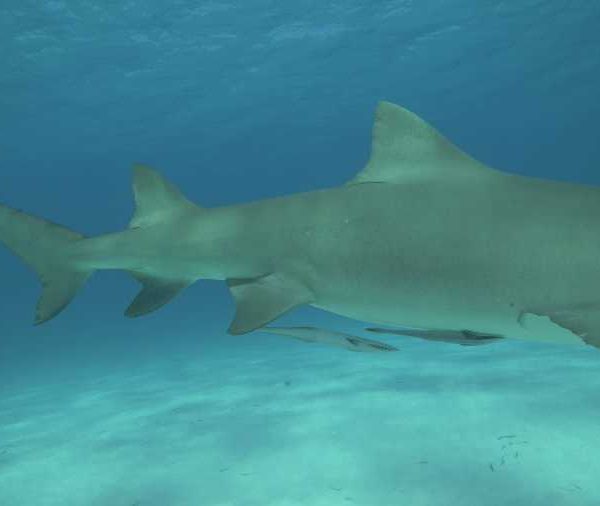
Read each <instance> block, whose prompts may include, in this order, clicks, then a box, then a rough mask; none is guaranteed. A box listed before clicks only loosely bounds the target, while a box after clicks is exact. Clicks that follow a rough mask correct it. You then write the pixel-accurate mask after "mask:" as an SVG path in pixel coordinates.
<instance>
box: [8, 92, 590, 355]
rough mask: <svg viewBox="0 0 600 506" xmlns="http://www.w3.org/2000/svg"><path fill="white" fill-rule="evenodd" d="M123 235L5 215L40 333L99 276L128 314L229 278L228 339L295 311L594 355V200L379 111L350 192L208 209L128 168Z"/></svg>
mask: <svg viewBox="0 0 600 506" xmlns="http://www.w3.org/2000/svg"><path fill="white" fill-rule="evenodd" d="M133 186H134V194H135V199H136V205H137V210H136V213H135V215H134V217H133V219H132V221H131V225H130V228H129V229H127V230H125V231H123V232H119V233H115V234H109V235H105V236H100V237H94V238H85V237H83V236H82V235H80V234H77V233H74V232H71V231H69V230H67V229H65V228H63V227H61V226H58V225H54V224H51V223H49V222H47V221H45V220H42V219H40V218H36V217H33V216H30V215H27V214H24V213H21V212H19V211H15V210H13V209H10V208H8V207H5V206H1V207H0V241H2V242H3V243H4V244H5V245H6V246H7V247H8V248H9V249H11V250H12V251H13V252H14V253H16V254H17V255H18V256H20V257H21V258H22V259H23V261H24V262H26V263H27V264H28V265H29V266H30V267H32V268H33V269H34V270H35V271H36V272H37V273H38V275H39V277H40V279H41V282H42V287H43V290H42V295H41V297H40V300H39V302H38V305H37V311H36V323H42V322H44V321H47V320H49V319H50V318H52V317H54V316H56V315H57V314H58V313H59V312H60V311H61V310H62V309H63V308H64V307H66V305H67V304H68V303H69V302H70V301H71V299H72V298H73V297H74V295H75V293H76V292H77V290H78V289H79V288H80V287H81V286H82V284H83V283H84V282H85V281H86V279H87V278H88V277H89V275H90V274H91V273H92V272H93V271H95V270H98V269H123V270H126V271H129V272H131V273H132V274H133V275H134V276H135V277H136V279H137V280H138V281H140V283H141V284H142V289H141V291H140V293H139V295H138V296H137V297H136V298H135V300H134V301H133V302H132V303H131V305H130V306H129V308H128V309H127V312H126V314H127V315H128V316H139V315H143V314H146V313H149V312H151V311H154V310H156V309H158V308H159V307H161V306H162V305H164V304H166V303H167V302H169V301H170V300H172V299H173V298H174V297H175V296H176V295H177V294H178V293H180V292H181V291H182V290H183V289H184V288H185V287H187V286H188V285H190V284H191V283H194V282H195V281H197V280H199V279H219V280H226V282H227V283H228V285H229V288H230V290H231V293H232V295H233V297H234V298H235V301H236V314H235V317H234V319H233V322H232V323H231V326H230V327H229V332H230V333H233V334H243V333H246V332H250V331H253V330H256V329H259V328H261V327H263V326H265V325H267V324H268V323H270V322H271V321H273V320H275V319H276V318H278V317H279V316H281V315H282V314H284V313H286V312H288V311H290V310H292V309H293V308H295V307H298V306H300V305H303V304H310V305H313V306H316V307H319V308H322V309H325V310H327V311H331V312H333V313H337V314H340V315H344V316H347V317H351V318H355V319H359V320H363V321H367V322H371V323H373V324H375V325H378V326H381V327H411V328H420V329H433V330H436V329H438V330H443V331H451V330H455V331H462V330H464V329H468V330H469V331H470V332H473V333H476V334H489V335H498V336H507V337H515V338H523V339H538V340H548V341H557V342H574V343H583V342H585V343H588V344H591V345H594V346H596V347H600V230H598V229H599V224H598V221H599V220H598V218H599V217H600V189H598V188H594V187H589V186H585V185H578V184H570V183H562V182H555V181H549V180H542V179H535V178H529V177H523V176H518V175H513V174H509V173H505V172H501V171H498V170H495V169H492V168H489V167H487V166H485V165H483V164H482V163H480V162H478V161H476V160H474V159H472V158H471V157H469V156H468V155H466V154H465V153H463V152H462V151H461V150H459V149H458V148H457V147H456V146H454V145H453V144H452V143H450V142H449V141H448V140H447V139H446V138H444V137H443V136H442V135H441V134H440V133H438V132H437V131H436V130H435V129H434V128H433V127H431V126H430V125H428V124H427V123H426V122H424V121H423V120H422V119H420V118H419V117H417V116H416V115H415V114H413V113H411V112H409V111H407V110H406V109H403V108H401V107H398V106H396V105H393V104H390V103H387V102H382V103H380V104H379V106H378V108H377V112H376V118H375V125H374V129H373V141H372V152H371V158H370V160H369V162H368V164H367V166H366V167H365V168H364V169H363V170H362V171H361V172H360V173H358V174H357V175H356V176H355V177H354V179H352V180H351V181H349V182H348V183H347V184H345V185H343V186H341V187H338V188H332V189H325V190H320V191H314V192H309V193H303V194H295V195H290V196H285V197H279V198H273V199H267V200H262V201H257V202H251V203H246V204H241V205H235V206H228V207H221V208H213V209H204V208H201V207H199V206H196V205H194V204H192V203H191V202H189V201H188V200H187V199H186V198H185V197H184V196H183V195H182V194H181V193H180V192H179V190H177V189H176V188H175V187H173V186H172V185H171V184H169V183H167V182H165V181H164V180H163V179H162V178H161V177H160V176H159V175H158V174H157V173H156V172H155V171H154V170H152V169H149V168H147V167H143V166H137V167H135V168H134V185H133Z"/></svg>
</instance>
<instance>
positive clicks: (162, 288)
mask: <svg viewBox="0 0 600 506" xmlns="http://www.w3.org/2000/svg"><path fill="white" fill-rule="evenodd" d="M131 274H132V275H133V277H134V278H135V279H137V280H138V281H139V282H140V283H141V284H142V289H141V290H140V292H139V293H138V294H137V295H136V297H135V299H133V301H132V302H131V304H130V305H129V307H128V308H127V310H126V311H125V316H128V317H129V318H135V317H137V316H143V315H146V314H148V313H151V312H153V311H156V310H157V309H160V308H161V307H163V306H164V305H165V304H167V303H168V302H170V301H171V300H173V299H174V298H175V297H176V296H177V295H178V294H179V293H180V292H181V291H182V290H184V289H185V288H187V287H188V286H189V285H190V284H191V283H190V282H189V281H173V280H170V279H161V278H155V277H153V276H149V275H147V274H141V273H138V272H132V273H131Z"/></svg>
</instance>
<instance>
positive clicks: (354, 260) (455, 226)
mask: <svg viewBox="0 0 600 506" xmlns="http://www.w3.org/2000/svg"><path fill="white" fill-rule="evenodd" d="M517 182H518V183H519V185H518V188H519V191H512V192H511V193H509V194H510V195H512V197H511V199H509V201H508V202H506V201H505V200H506V199H505V196H506V194H507V193H506V192H507V191H510V190H514V189H513V188H511V186H512V185H513V184H514V183H515V179H512V178H507V179H506V181H505V182H502V181H500V182H495V186H494V187H490V188H488V191H485V190H484V191H482V190H481V189H479V193H478V194H475V195H474V194H472V193H471V192H470V189H469V188H468V187H467V188H464V189H463V188H458V187H457V188H448V187H444V188H441V187H440V188H436V187H435V186H433V185H428V186H427V187H422V188H407V189H406V190H408V191H403V189H402V188H398V187H397V188H389V187H385V186H383V185H381V186H379V187H377V186H378V185H371V187H369V186H368V185H365V188H363V189H362V192H363V195H360V196H359V195H358V194H356V195H354V196H350V195H349V197H353V198H351V200H353V201H358V202H361V203H363V204H364V202H368V203H369V205H368V206H367V208H366V209H365V208H363V209H358V207H360V206H358V207H353V206H352V204H348V203H347V202H346V203H343V204H341V206H342V208H343V209H344V210H343V211H340V212H338V213H330V214H337V215H339V216H344V220H342V221H344V224H343V225H342V224H341V222H340V225H339V228H337V229H336V237H335V238H334V239H335V240H332V239H331V238H327V239H325V240H324V242H325V243H326V244H328V245H331V244H335V245H336V246H335V249H336V253H337V254H334V253H331V252H330V254H328V255H327V254H326V255H323V254H322V251H313V252H311V254H310V256H311V258H319V259H321V260H320V262H321V263H320V264H319V266H318V268H317V269H316V270H317V271H318V272H319V274H320V275H319V276H318V278H317V287H316V292H317V293H318V297H317V301H316V302H315V303H314V304H313V305H314V306H315V307H319V308H321V309H325V310H327V311H331V312H334V313H336V314H340V315H343V316H346V317H350V318H354V319H358V320H362V321H366V322H371V323H377V324H380V325H388V326H398V327H415V328H426V329H456V330H463V329H465V330H471V331H477V332H482V333H489V334H499V335H504V336H506V337H516V338H524V339H534V340H550V341H555V342H574V343H575V342H577V343H580V342H581V340H580V338H579V337H577V336H575V335H574V334H573V333H571V332H570V331H568V330H566V329H563V328H560V327H558V326H556V325H554V324H552V322H549V321H547V319H544V318H543V317H542V316H540V317H539V318H534V319H533V320H531V319H530V320H529V323H530V324H529V325H528V327H527V328H526V327H524V326H523V324H522V318H523V315H524V314H528V313H529V312H531V311H534V310H540V309H542V310H545V309H546V308H564V307H573V306H589V305H598V306H600V291H598V290H597V289H596V287H597V286H599V285H600V234H596V233H594V232H593V230H594V224H593V222H592V221H593V220H591V217H592V216H597V215H599V214H598V213H600V192H597V191H593V192H588V191H587V189H584V190H583V192H579V193H577V195H574V198H568V197H569V194H570V193H571V192H572V190H573V187H572V186H571V185H566V186H567V187H566V188H564V187H563V188H561V187H560V186H557V185H560V183H553V184H551V185H547V184H546V182H541V183H540V182H538V181H537V180H535V181H534V180H528V179H527V178H518V180H517ZM502 184H504V185H505V187H504V188H503V187H502ZM577 189H578V190H580V188H577ZM561 190H563V191H562V192H561ZM355 191H357V192H358V191H361V189H358V190H355ZM557 192H558V193H561V195H560V197H562V199H558V200H557V195H556V193H557ZM544 193H547V194H548V195H546V196H545V197H544V198H542V194H544ZM503 197H504V198H503ZM582 199H583V203H582ZM540 200H541V201H542V205H540V206H536V204H535V203H536V201H537V202H539V201H540ZM546 201H552V202H554V207H549V206H548V207H547V204H546ZM432 202H434V203H435V206H433V207H435V208H436V210H437V212H435V213H433V212H431V210H430V209H431V207H432V206H431V205H430V204H431V203H432ZM440 209H441V210H443V212H444V214H443V216H440V214H439V210H440ZM404 216H410V217H411V219H410V220H406V219H403V218H399V217H404ZM353 223H355V226H353ZM574 223H576V224H578V225H576V226H574V225H573V224H574ZM367 224H368V226H365V225H367ZM356 227H358V228H359V229H360V230H358V229H357V228H356ZM331 229H332V227H331V225H330V230H331ZM313 247H314V248H317V249H319V248H320V245H319V243H318V242H317V244H316V245H315V246H313ZM340 251H341V252H342V253H341V254H340V253H339V252H340ZM323 259H325V260H323Z"/></svg>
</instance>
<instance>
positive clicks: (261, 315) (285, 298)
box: [227, 274, 313, 334]
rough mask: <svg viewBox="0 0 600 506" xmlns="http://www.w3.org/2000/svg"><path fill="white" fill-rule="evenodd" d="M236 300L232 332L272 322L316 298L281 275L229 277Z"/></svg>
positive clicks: (254, 328)
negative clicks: (248, 277) (246, 277)
mask: <svg viewBox="0 0 600 506" xmlns="http://www.w3.org/2000/svg"><path fill="white" fill-rule="evenodd" d="M227 285H228V286H229V289H230V290H231V293H232V295H233V297H234V299H235V303H236V313H235V317H234V319H233V321H232V323H231V325H230V327H229V329H228V332H229V333H230V334H245V333H247V332H251V331H253V330H256V329H258V328H260V327H263V326H265V325H266V324H268V323H270V322H272V321H273V320H275V319H276V318H278V317H279V316H281V315H282V314H284V313H287V312H288V311H290V310H292V309H294V308H295V307H297V306H300V305H302V304H310V303H311V302H312V301H313V295H312V293H311V291H310V290H309V289H308V288H306V287H305V286H304V285H302V284H301V283H299V282H297V281H295V280H294V279H290V278H288V277H287V276H285V275H281V274H269V275H268V276H264V277H261V278H255V279H228V280H227Z"/></svg>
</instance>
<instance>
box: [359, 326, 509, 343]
mask: <svg viewBox="0 0 600 506" xmlns="http://www.w3.org/2000/svg"><path fill="white" fill-rule="evenodd" d="M366 330H367V331H369V332H374V333H376V334H395V335H399V336H408V337H416V338H419V339H424V340H427V341H437V342H444V343H451V344H460V345H461V346H480V345H482V344H491V343H494V342H496V341H499V340H501V339H504V337H503V336H498V335H494V334H482V333H480V332H472V331H470V330H421V329H386V328H368V329H366Z"/></svg>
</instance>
